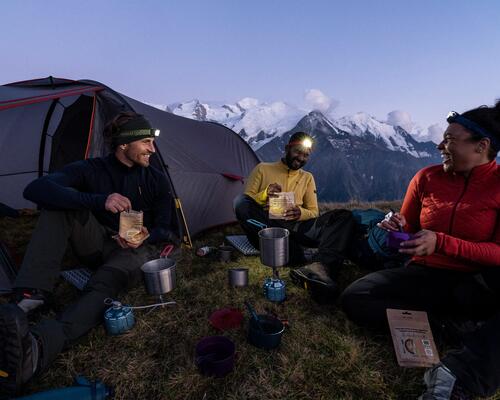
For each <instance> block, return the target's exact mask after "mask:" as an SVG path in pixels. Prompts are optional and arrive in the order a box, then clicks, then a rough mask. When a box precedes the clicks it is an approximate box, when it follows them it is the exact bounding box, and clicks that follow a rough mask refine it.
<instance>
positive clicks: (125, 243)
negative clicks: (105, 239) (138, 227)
mask: <svg viewBox="0 0 500 400" xmlns="http://www.w3.org/2000/svg"><path fill="white" fill-rule="evenodd" d="M148 235H149V232H148V228H146V227H145V226H143V227H142V231H141V238H142V240H139V241H134V243H132V242H129V241H127V240H125V239H124V238H122V237H121V236H120V235H116V237H115V240H116V242H117V243H118V245H119V246H120V247H121V248H122V249H137V248H138V247H139V246H141V245H142V244H143V243H144V240H146V238H147V237H148Z"/></svg>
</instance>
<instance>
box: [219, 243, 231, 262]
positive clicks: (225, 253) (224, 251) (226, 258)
mask: <svg viewBox="0 0 500 400" xmlns="http://www.w3.org/2000/svg"><path fill="white" fill-rule="evenodd" d="M233 249H234V247H232V246H219V257H220V260H221V262H230V261H231V255H232V254H233Z"/></svg>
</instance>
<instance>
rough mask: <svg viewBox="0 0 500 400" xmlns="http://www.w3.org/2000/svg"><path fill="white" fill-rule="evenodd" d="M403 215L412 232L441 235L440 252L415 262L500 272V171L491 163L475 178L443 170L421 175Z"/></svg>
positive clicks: (414, 182) (437, 168)
mask: <svg viewBox="0 0 500 400" xmlns="http://www.w3.org/2000/svg"><path fill="white" fill-rule="evenodd" d="M401 214H403V215H404V216H405V217H406V221H407V225H406V226H405V230H406V231H408V232H412V233H415V232H418V231H419V230H421V229H428V230H431V231H434V232H436V235H437V243H436V251H435V252H434V253H433V254H431V255H429V256H415V257H413V259H412V260H413V261H414V262H416V263H419V264H423V265H427V266H429V267H435V268H447V269H454V270H460V271H478V270H480V269H484V268H485V267H500V166H499V165H497V163H496V161H491V162H489V163H487V164H483V165H480V166H477V167H475V168H474V169H473V170H472V171H471V173H470V174H469V176H468V177H467V178H465V177H464V176H463V175H460V174H456V173H446V172H444V170H443V166H442V165H434V166H431V167H427V168H424V169H422V170H420V171H419V172H418V173H417V174H416V175H415V176H414V177H413V179H412V180H411V182H410V185H409V186H408V190H407V192H406V196H405V199H404V201H403V206H402V208H401Z"/></svg>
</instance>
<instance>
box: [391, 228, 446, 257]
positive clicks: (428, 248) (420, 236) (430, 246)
mask: <svg viewBox="0 0 500 400" xmlns="http://www.w3.org/2000/svg"><path fill="white" fill-rule="evenodd" d="M436 241H437V236H436V233H435V232H433V231H428V230H427V229H423V230H421V231H420V232H417V233H416V234H415V236H414V238H413V239H411V240H407V241H406V242H402V243H401V247H402V248H401V249H399V252H400V253H403V254H409V255H412V256H429V255H431V254H432V253H434V252H435V251H436Z"/></svg>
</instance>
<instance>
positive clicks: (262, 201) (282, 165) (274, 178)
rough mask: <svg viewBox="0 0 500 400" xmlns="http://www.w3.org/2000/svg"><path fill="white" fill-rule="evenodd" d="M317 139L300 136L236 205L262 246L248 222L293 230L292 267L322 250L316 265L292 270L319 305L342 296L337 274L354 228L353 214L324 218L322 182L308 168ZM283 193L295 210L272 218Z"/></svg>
mask: <svg viewBox="0 0 500 400" xmlns="http://www.w3.org/2000/svg"><path fill="white" fill-rule="evenodd" d="M312 148H313V139H312V138H311V136H309V135H308V134H307V133H304V132H297V133H294V134H293V135H292V136H291V137H290V139H289V142H288V144H287V145H286V146H285V154H284V156H283V158H281V159H280V160H279V161H276V162H273V163H260V164H258V165H257V166H256V167H255V168H254V170H253V171H252V172H251V174H250V176H249V177H248V180H247V184H246V187H245V192H244V194H243V195H241V196H238V197H237V198H236V199H235V202H234V209H235V213H236V217H237V218H238V220H239V222H240V224H241V226H242V228H243V230H244V231H245V233H246V234H247V236H248V239H249V241H250V242H251V243H252V244H253V245H254V246H255V247H256V248H259V239H258V231H259V228H257V227H256V226H255V225H253V224H251V223H248V222H247V220H249V219H254V220H257V221H259V222H261V223H263V224H265V225H267V226H278V227H282V228H286V229H288V230H289V231H290V239H289V251H290V264H291V265H295V266H297V265H301V264H304V263H305V262H306V259H305V257H304V252H303V246H305V247H314V248H318V252H317V253H316V254H315V256H314V257H313V260H312V261H314V262H313V263H311V264H309V265H306V266H304V267H301V268H298V269H295V270H292V271H290V277H291V278H292V280H293V282H294V283H296V284H298V285H299V286H302V287H304V288H307V289H308V290H309V291H310V293H311V295H312V296H313V298H314V299H315V300H317V301H318V302H331V301H334V300H335V298H336V297H337V295H338V289H337V285H336V284H335V282H334V279H335V276H336V274H337V273H338V270H339V269H340V267H341V265H342V263H343V260H344V254H345V250H346V248H347V246H348V243H349V239H350V237H351V234H352V231H353V229H354V219H353V217H352V214H351V212H350V211H348V210H332V211H329V212H327V213H324V214H323V215H321V216H319V209H318V200H317V196H316V184H315V182H314V177H313V175H312V174H311V173H310V172H307V171H304V170H303V169H302V167H303V166H304V165H305V164H306V163H307V161H308V159H309V156H310V155H311V153H312ZM280 192H293V193H294V206H291V207H288V208H287V209H286V210H285V211H284V213H283V216H282V219H270V218H269V213H268V209H269V198H272V197H275V196H277V193H280Z"/></svg>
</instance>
